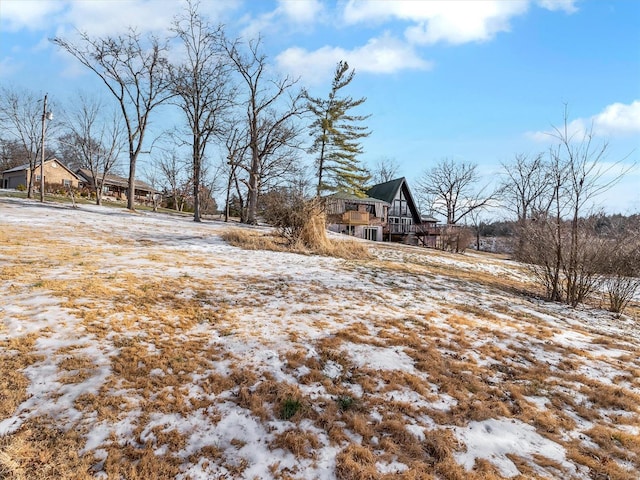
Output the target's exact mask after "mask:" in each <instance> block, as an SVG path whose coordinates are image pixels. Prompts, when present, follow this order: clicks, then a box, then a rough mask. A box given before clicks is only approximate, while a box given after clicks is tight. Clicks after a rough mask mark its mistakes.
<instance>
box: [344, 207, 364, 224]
mask: <svg viewBox="0 0 640 480" xmlns="http://www.w3.org/2000/svg"><path fill="white" fill-rule="evenodd" d="M342 221H343V223H346V224H348V225H368V224H369V212H356V211H355V210H352V211H348V212H344V213H343V214H342Z"/></svg>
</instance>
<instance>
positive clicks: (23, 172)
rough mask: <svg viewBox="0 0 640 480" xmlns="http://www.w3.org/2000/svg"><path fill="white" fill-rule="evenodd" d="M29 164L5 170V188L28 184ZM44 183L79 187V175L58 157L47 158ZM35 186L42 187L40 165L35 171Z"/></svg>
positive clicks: (36, 188) (3, 179)
mask: <svg viewBox="0 0 640 480" xmlns="http://www.w3.org/2000/svg"><path fill="white" fill-rule="evenodd" d="M29 171H30V170H29V165H22V166H19V167H15V168H12V169H10V170H5V171H4V172H2V183H1V184H0V186H2V187H4V188H11V189H17V188H18V187H19V186H20V185H23V186H24V187H26V186H27V176H28V175H29ZM44 183H45V186H46V187H47V188H50V187H56V186H58V185H59V186H62V187H73V188H78V177H77V176H76V175H75V173H73V172H72V171H71V170H69V169H68V168H67V167H65V166H64V165H63V164H62V163H60V162H59V161H58V160H56V159H51V160H45V162H44ZM33 188H34V189H35V190H39V189H40V165H38V166H37V167H36V168H35V170H34V172H33Z"/></svg>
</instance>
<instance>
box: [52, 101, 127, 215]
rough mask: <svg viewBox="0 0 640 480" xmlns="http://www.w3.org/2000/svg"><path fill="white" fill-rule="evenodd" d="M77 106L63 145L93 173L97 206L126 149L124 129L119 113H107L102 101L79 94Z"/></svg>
mask: <svg viewBox="0 0 640 480" xmlns="http://www.w3.org/2000/svg"><path fill="white" fill-rule="evenodd" d="M77 105H78V106H77V108H76V110H75V111H74V112H73V113H71V114H70V115H69V121H68V122H67V134H66V135H65V136H64V137H63V140H62V142H64V144H65V145H66V146H67V152H68V154H70V155H71V156H72V158H75V159H77V160H78V161H79V163H80V167H81V168H85V169H87V170H89V172H90V174H91V183H92V185H91V186H92V188H93V190H94V192H95V195H96V204H97V205H101V204H102V192H103V185H104V182H105V178H106V177H107V175H109V174H110V173H111V172H112V171H113V169H114V167H115V166H116V165H117V162H118V161H119V159H120V154H121V153H122V150H123V147H124V128H123V126H122V122H121V120H120V118H119V116H118V115H117V112H113V113H112V114H103V112H104V108H103V105H102V103H101V102H100V101H99V100H95V99H89V98H88V97H87V96H86V95H79V96H78V103H77Z"/></svg>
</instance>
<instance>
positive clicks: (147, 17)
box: [0, 0, 239, 36]
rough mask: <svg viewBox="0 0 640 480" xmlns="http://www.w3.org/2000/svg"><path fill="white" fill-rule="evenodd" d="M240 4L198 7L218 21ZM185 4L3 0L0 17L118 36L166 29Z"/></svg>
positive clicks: (14, 26) (6, 23)
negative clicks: (130, 28)
mask: <svg viewBox="0 0 640 480" xmlns="http://www.w3.org/2000/svg"><path fill="white" fill-rule="evenodd" d="M238 4H239V0H233V1H232V0H227V1H224V2H202V3H201V4H200V7H199V9H200V11H201V12H202V13H206V14H207V15H209V16H210V17H211V18H212V19H213V20H214V21H216V20H218V19H220V18H221V16H222V15H223V14H224V12H226V11H229V10H233V9H234V8H236V7H237V6H238ZM184 7H185V3H184V2H180V1H157V0H118V1H117V2H114V1H113V0H91V1H86V0H2V7H1V11H2V15H1V17H0V18H1V21H2V27H3V28H6V29H7V30H8V31H18V30H22V29H27V30H34V31H35V30H51V29H52V28H51V27H52V25H53V26H58V28H59V26H60V25H64V26H65V27H66V28H68V29H74V28H75V29H78V30H80V31H84V32H88V33H89V34H90V35H92V36H101V35H117V34H118V33H122V32H124V31H125V30H127V29H128V28H129V27H130V26H135V27H136V28H137V29H138V30H139V31H141V32H148V31H151V32H162V31H166V30H167V29H168V27H169V26H170V24H171V22H172V20H173V17H174V16H175V15H177V14H178V13H180V12H181V11H183V10H184Z"/></svg>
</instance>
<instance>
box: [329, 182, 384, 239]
mask: <svg viewBox="0 0 640 480" xmlns="http://www.w3.org/2000/svg"><path fill="white" fill-rule="evenodd" d="M325 201H326V213H327V228H328V229H329V231H331V232H336V233H342V234H344V235H350V236H352V237H357V238H363V239H366V240H373V241H378V242H380V241H382V240H383V227H384V224H385V222H386V216H387V208H388V205H389V204H388V203H387V202H384V201H381V200H377V199H375V198H366V197H365V198H359V197H356V196H354V195H351V194H347V193H336V194H333V195H329V196H327V197H325Z"/></svg>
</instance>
